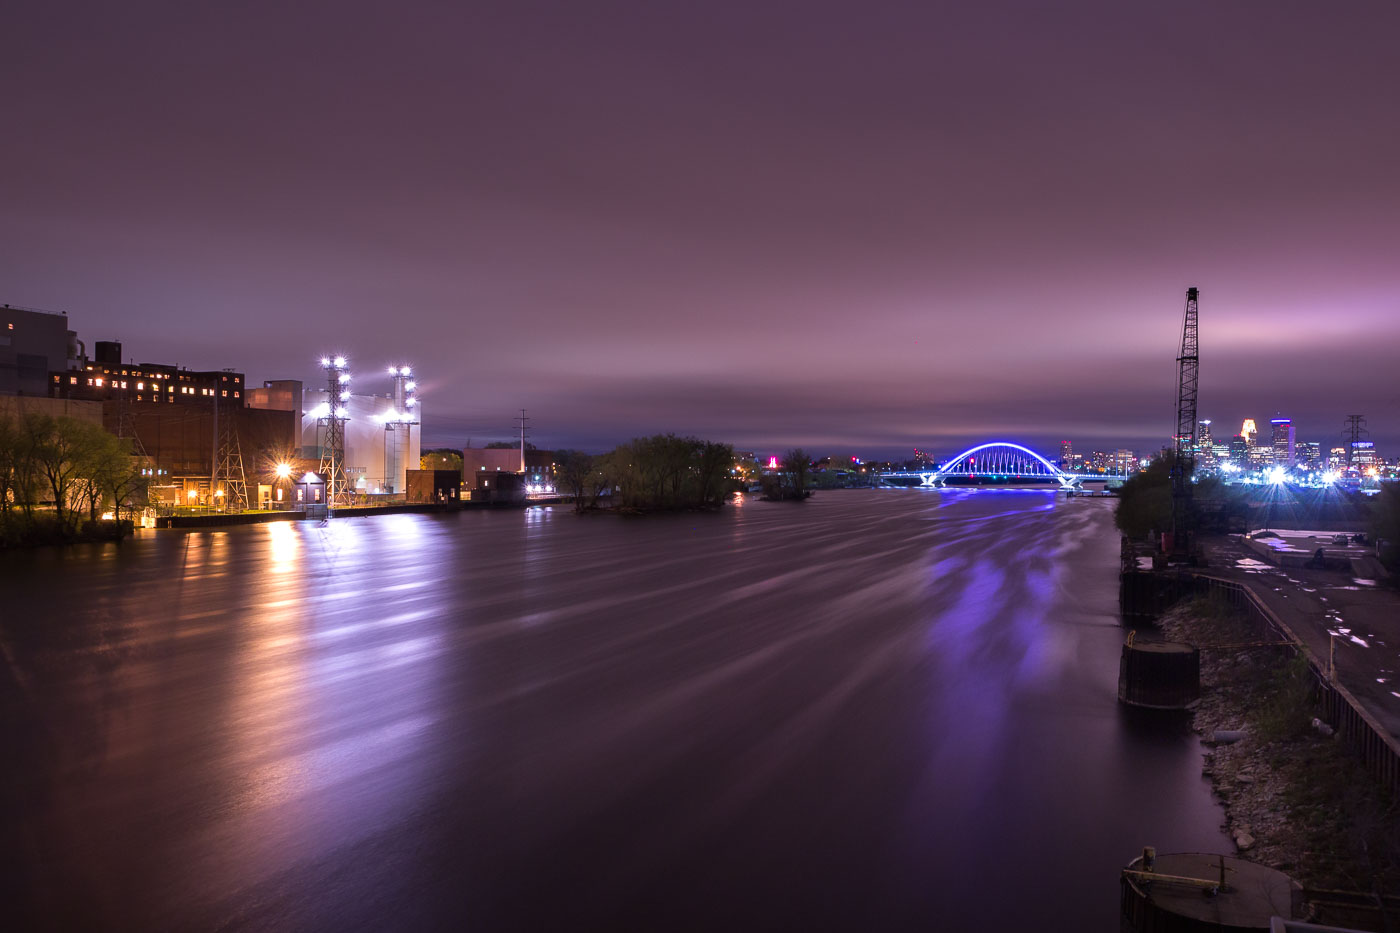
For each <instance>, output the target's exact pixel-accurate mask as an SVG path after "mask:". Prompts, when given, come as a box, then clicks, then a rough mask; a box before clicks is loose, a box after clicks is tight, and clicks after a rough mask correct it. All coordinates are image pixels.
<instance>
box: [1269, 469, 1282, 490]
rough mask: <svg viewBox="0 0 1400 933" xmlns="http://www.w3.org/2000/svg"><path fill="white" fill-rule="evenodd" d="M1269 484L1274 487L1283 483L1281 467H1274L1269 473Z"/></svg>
mask: <svg viewBox="0 0 1400 933" xmlns="http://www.w3.org/2000/svg"><path fill="white" fill-rule="evenodd" d="M1269 482H1271V483H1273V484H1274V485H1275V486H1277V485H1278V484H1279V483H1281V482H1283V467H1274V468H1273V469H1272V470H1270V471H1269Z"/></svg>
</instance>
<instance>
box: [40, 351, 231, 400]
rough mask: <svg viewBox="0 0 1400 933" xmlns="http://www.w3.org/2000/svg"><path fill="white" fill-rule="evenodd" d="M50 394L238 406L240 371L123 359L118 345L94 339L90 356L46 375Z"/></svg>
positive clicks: (80, 357) (79, 397)
mask: <svg viewBox="0 0 1400 933" xmlns="http://www.w3.org/2000/svg"><path fill="white" fill-rule="evenodd" d="M49 382H50V384H49V389H48V394H49V395H51V396H53V397H54V398H75V399H85V400H88V401H94V402H106V401H116V400H122V401H126V402H131V403H135V404H139V405H143V406H149V405H154V404H167V405H174V404H188V403H191V402H193V403H201V404H209V403H211V402H213V401H218V402H219V404H221V405H229V406H231V407H237V408H241V407H243V374H242V373H240V372H235V371H233V370H232V369H221V370H189V369H184V368H182V367H180V366H172V365H169V364H165V363H131V362H128V363H123V362H122V345H121V343H119V342H118V341H115V340H99V341H97V343H96V344H94V346H93V357H92V359H91V360H89V359H87V358H86V357H85V356H81V355H80V356H79V357H78V358H77V359H75V360H74V361H73V362H72V365H70V366H69V367H68V368H67V369H66V370H62V371H58V372H53V373H50V374H49Z"/></svg>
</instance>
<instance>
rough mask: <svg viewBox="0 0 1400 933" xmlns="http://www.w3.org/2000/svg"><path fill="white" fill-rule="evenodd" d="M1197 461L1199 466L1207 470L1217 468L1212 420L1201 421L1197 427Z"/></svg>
mask: <svg viewBox="0 0 1400 933" xmlns="http://www.w3.org/2000/svg"><path fill="white" fill-rule="evenodd" d="M1196 459H1197V460H1199V461H1200V462H1199V464H1198V466H1200V467H1203V468H1205V469H1212V468H1214V467H1215V444H1214V443H1213V442H1212V440H1211V436H1210V419H1206V420H1205V421H1201V422H1199V423H1198V424H1197V425H1196Z"/></svg>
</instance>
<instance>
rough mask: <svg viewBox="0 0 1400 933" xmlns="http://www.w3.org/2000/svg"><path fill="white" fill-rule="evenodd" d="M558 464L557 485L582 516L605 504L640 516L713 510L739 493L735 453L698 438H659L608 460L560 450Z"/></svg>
mask: <svg viewBox="0 0 1400 933" xmlns="http://www.w3.org/2000/svg"><path fill="white" fill-rule="evenodd" d="M554 463H555V469H554V479H555V484H556V485H557V486H558V488H559V490H560V491H561V492H564V493H567V494H569V495H572V496H573V497H574V507H575V508H576V509H577V510H578V511H580V512H583V511H587V510H589V509H595V508H597V507H598V505H599V503H600V500H602V499H603V498H607V499H608V500H609V502H610V504H611V505H613V506H615V507H619V508H623V509H627V510H632V511H639V512H655V511H674V510H681V509H713V508H718V507H719V506H720V505H722V504H723V503H724V501H725V499H727V498H728V497H729V494H730V493H731V492H732V491H733V489H734V479H733V475H734V474H733V470H734V447H733V446H732V445H730V444H720V443H716V442H714V441H706V440H701V439H700V438H698V437H677V436H676V435H674V434H654V435H652V436H651V437H638V438H634V439H633V440H631V441H629V442H628V443H626V444H622V445H621V446H619V447H616V448H614V449H613V450H610V451H608V452H607V453H605V454H587V453H584V452H583V451H581V450H567V449H565V450H557V451H555V453H554Z"/></svg>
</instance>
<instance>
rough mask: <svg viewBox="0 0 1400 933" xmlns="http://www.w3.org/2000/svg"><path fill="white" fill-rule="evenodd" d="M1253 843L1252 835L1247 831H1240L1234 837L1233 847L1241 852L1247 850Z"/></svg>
mask: <svg viewBox="0 0 1400 933" xmlns="http://www.w3.org/2000/svg"><path fill="white" fill-rule="evenodd" d="M1253 845H1254V837H1253V836H1251V835H1250V834H1249V833H1240V834H1239V835H1238V836H1236V837H1235V847H1236V848H1237V849H1239V850H1240V851H1241V852H1248V851H1249V850H1250V848H1252V847H1253Z"/></svg>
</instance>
